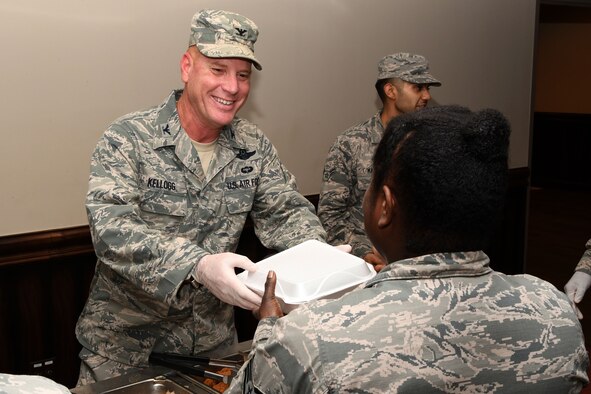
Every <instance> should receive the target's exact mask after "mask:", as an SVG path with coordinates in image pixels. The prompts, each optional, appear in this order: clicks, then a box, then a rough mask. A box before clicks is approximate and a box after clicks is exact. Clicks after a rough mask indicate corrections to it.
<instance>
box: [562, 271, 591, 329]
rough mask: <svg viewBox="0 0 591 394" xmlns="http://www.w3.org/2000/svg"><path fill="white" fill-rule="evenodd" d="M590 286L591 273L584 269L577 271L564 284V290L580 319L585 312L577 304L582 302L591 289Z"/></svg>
mask: <svg viewBox="0 0 591 394" xmlns="http://www.w3.org/2000/svg"><path fill="white" fill-rule="evenodd" d="M589 286H591V275H589V274H587V273H585V272H583V271H576V272H575V273H574V274H573V276H571V278H570V279H569V281H568V282H567V283H566V285H564V292H565V293H566V296H567V297H568V299H569V300H570V301H571V303H572V305H573V308H575V312H576V314H577V317H578V318H579V319H582V318H583V314H582V313H581V311H580V310H579V308H578V307H577V305H576V304H578V303H579V302H581V300H582V299H583V296H584V295H585V292H586V291H587V289H589Z"/></svg>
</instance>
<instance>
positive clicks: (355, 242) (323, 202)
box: [318, 112, 384, 258]
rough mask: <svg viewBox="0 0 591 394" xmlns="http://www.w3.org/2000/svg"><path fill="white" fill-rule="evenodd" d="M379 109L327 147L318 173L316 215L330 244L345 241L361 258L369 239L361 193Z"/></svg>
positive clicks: (377, 136) (380, 130)
mask: <svg viewBox="0 0 591 394" xmlns="http://www.w3.org/2000/svg"><path fill="white" fill-rule="evenodd" d="M380 115H381V112H378V113H376V114H375V115H374V116H373V117H371V118H370V119H368V120H367V121H365V122H363V123H360V124H358V125H356V126H353V127H351V128H349V129H347V130H346V131H345V132H344V133H342V134H341V135H339V136H338V137H337V139H336V141H335V142H334V144H333V145H332V147H331V148H330V150H329V152H328V156H327V158H326V162H325V164H324V172H323V176H322V188H321V190H320V198H319V201H318V217H319V218H320V220H321V222H322V225H323V226H324V229H325V230H326V234H327V242H328V243H329V244H331V245H343V244H349V245H351V247H352V251H351V253H352V254H354V255H356V256H358V257H361V258H363V257H364V256H365V255H366V254H367V253H369V252H370V251H371V242H370V241H369V239H368V238H367V235H366V234H365V229H364V225H363V207H362V205H363V196H364V194H365V191H366V190H367V188H368V187H369V184H370V183H371V173H372V168H373V164H372V160H373V154H374V152H375V150H376V147H377V146H378V144H379V142H380V140H381V138H382V135H383V134H384V126H383V125H382V121H381V119H380Z"/></svg>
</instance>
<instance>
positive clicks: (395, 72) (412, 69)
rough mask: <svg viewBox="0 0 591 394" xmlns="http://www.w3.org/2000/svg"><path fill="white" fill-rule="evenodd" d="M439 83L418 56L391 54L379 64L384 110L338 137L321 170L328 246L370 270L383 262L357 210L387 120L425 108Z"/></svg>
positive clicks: (321, 212) (321, 211)
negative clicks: (348, 250)
mask: <svg viewBox="0 0 591 394" xmlns="http://www.w3.org/2000/svg"><path fill="white" fill-rule="evenodd" d="M440 85H441V83H440V82H439V81H438V80H437V79H435V78H434V77H433V76H432V75H431V74H430V73H429V64H428V62H427V60H426V59H425V58H424V57H423V56H421V55H416V54H411V53H395V54H392V55H388V56H385V57H383V58H382V59H381V60H380V61H379V63H378V80H377V82H376V85H375V87H376V90H377V92H378V95H379V97H380V100H381V101H382V106H383V107H382V109H381V110H380V111H378V112H377V113H376V114H375V115H374V116H372V117H371V118H370V119H368V120H367V121H365V122H363V123H360V124H358V125H356V126H353V127H351V128H349V129H348V130H346V131H345V132H344V133H343V134H341V135H340V136H339V137H338V138H337V139H336V141H335V142H334V144H333V145H332V147H331V148H330V151H329V153H328V157H327V159H326V163H325V165H324V172H323V181H322V190H321V192H320V200H319V203H318V217H319V218H320V220H321V221H322V224H323V226H324V229H325V230H326V233H327V237H328V238H327V241H328V243H330V244H332V245H339V244H349V245H351V246H352V249H353V250H352V253H353V254H354V255H356V256H359V257H362V258H364V259H365V260H366V261H367V262H368V263H372V264H374V266H376V268H377V269H378V270H379V269H380V268H381V267H382V266H383V264H384V261H383V260H382V258H381V256H379V255H378V254H377V253H375V251H372V247H371V243H370V242H369V240H368V239H367V235H366V234H365V230H364V229H363V212H362V209H361V204H362V201H363V195H364V194H365V191H366V190H367V187H368V185H369V181H370V179H371V172H372V166H371V159H372V156H373V152H374V151H375V149H376V146H377V145H378V143H379V142H380V138H381V137H382V134H383V132H384V126H385V125H387V124H388V122H389V121H390V119H392V118H394V117H396V116H399V115H401V114H403V113H407V112H412V111H416V110H418V109H421V108H424V107H426V106H427V104H428V102H429V100H430V99H431V94H430V92H429V88H430V87H431V86H440Z"/></svg>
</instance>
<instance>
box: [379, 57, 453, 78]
mask: <svg viewBox="0 0 591 394" xmlns="http://www.w3.org/2000/svg"><path fill="white" fill-rule="evenodd" d="M387 78H400V79H402V80H403V81H406V82H410V83H421V84H423V83H426V84H429V85H434V86H441V82H439V81H438V80H437V79H435V78H434V77H433V75H431V74H429V63H428V62H427V59H425V57H424V56H421V55H415V54H412V53H406V52H401V53H395V54H393V55H388V56H384V57H383V58H382V60H380V62H379V63H378V79H387Z"/></svg>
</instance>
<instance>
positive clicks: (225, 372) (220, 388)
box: [203, 368, 233, 393]
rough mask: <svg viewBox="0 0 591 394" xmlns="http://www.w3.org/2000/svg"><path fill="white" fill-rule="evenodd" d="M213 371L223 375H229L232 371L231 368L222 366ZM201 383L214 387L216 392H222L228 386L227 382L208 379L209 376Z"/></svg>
mask: <svg viewBox="0 0 591 394" xmlns="http://www.w3.org/2000/svg"><path fill="white" fill-rule="evenodd" d="M214 372H215V373H219V374H220V375H224V376H231V375H232V372H233V371H232V368H222V369H220V370H217V371H214ZM203 384H204V385H206V386H208V387H211V388H212V389H214V390H215V391H217V392H218V393H223V392H224V391H226V389H227V388H228V387H229V386H230V385H229V384H226V383H224V382H218V381H217V380H215V379H210V378H207V379H205V380H203Z"/></svg>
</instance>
